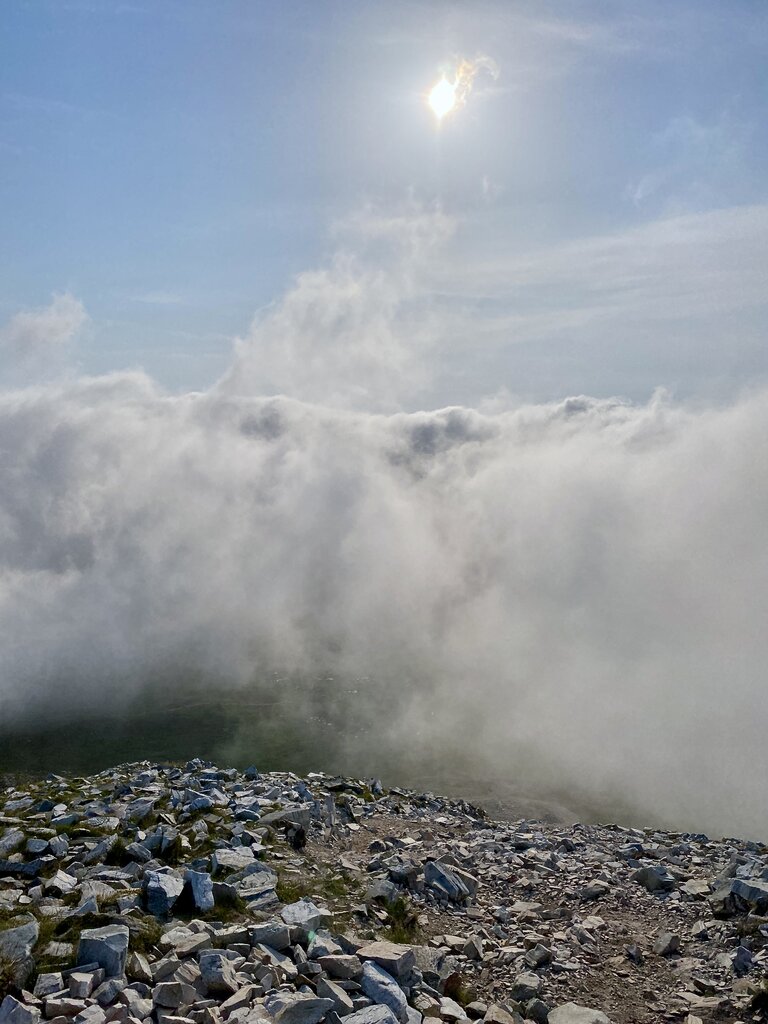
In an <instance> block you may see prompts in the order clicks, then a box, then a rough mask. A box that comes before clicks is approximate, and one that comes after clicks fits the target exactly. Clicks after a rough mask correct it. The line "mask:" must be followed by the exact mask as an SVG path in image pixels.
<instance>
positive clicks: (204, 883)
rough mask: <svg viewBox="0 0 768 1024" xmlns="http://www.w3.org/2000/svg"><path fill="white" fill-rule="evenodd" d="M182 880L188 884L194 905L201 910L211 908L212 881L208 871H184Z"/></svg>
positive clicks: (212, 901)
mask: <svg viewBox="0 0 768 1024" xmlns="http://www.w3.org/2000/svg"><path fill="white" fill-rule="evenodd" d="M184 881H185V882H186V883H187V885H189V888H190V891H191V893H192V899H193V901H194V904H195V907H196V908H197V909H198V910H200V911H203V912H205V911H206V910H213V906H214V899H213V882H212V881H211V876H210V875H209V874H208V872H207V871H192V870H188V871H185V872H184Z"/></svg>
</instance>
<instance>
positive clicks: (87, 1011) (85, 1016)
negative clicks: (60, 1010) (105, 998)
mask: <svg viewBox="0 0 768 1024" xmlns="http://www.w3.org/2000/svg"><path fill="white" fill-rule="evenodd" d="M106 1019H107V1015H106V1013H104V1010H103V1009H102V1008H101V1007H100V1006H98V1005H97V1004H94V1005H93V1006H86V1007H85V1008H84V1009H82V1010H81V1011H80V1012H79V1013H77V1014H75V1019H74V1024H105V1021H106Z"/></svg>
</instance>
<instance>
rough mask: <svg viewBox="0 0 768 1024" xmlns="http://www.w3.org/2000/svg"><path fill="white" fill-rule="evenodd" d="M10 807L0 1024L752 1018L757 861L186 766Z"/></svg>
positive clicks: (363, 785) (591, 829)
mask: <svg viewBox="0 0 768 1024" xmlns="http://www.w3.org/2000/svg"><path fill="white" fill-rule="evenodd" d="M0 808H2V811H1V814H0V992H1V994H2V995H3V996H4V998H3V999H2V1004H1V1005H0V1024H39V1022H42V1021H43V1020H46V1021H51V1022H53V1024H107V1022H118V1024H223V1022H229V1024H258V1022H262V1021H263V1022H265V1024H268V1022H274V1024H321V1022H323V1021H324V1022H326V1024H340V1021H341V1019H342V1018H344V1021H345V1024H398V1022H399V1024H422V1022H423V1020H424V1018H434V1019H435V1021H436V1022H445V1024H467V1022H469V1021H483V1022H486V1024H516V1022H520V1021H523V1020H529V1021H535V1022H538V1024H545V1022H549V1024H606V1022H609V1024H610V1022H612V1024H629V1022H635V1021H636V1022H665V1021H669V1022H677V1021H679V1022H683V1021H685V1022H688V1024H698V1022H708V1021H728V1022H736V1021H741V1022H744V1024H746V1022H748V1021H761V1020H766V1012H767V1011H766V1007H768V983H767V982H766V966H767V965H768V847H766V846H765V845H764V844H761V843H755V842H746V841H741V840H712V839H709V838H708V837H707V836H704V835H690V834H681V833H670V832H662V831H657V830H654V829H635V828H624V827H619V826H617V825H602V826H591V825H582V824H577V825H568V826H564V825H560V824H552V823H545V822H539V821H530V820H525V821H515V822H508V821H504V822H499V821H490V820H488V819H487V817H486V816H485V815H484V814H483V812H482V811H481V810H479V809H478V808H476V807H473V806H472V805H470V804H468V803H466V802H465V801H461V800H451V799H446V798H443V797H436V796H434V795H432V794H430V793H421V794H419V793H415V792H410V791H405V790H402V789H389V790H385V789H384V788H383V787H382V786H381V784H380V783H379V782H378V781H377V780H368V781H360V780H355V779H348V778H332V777H330V776H327V775H323V774H319V773H313V774H309V775H307V776H306V777H304V778H300V777H298V776H297V775H294V774H290V773H282V772H281V773H276V772H272V773H262V772H259V771H257V770H256V769H255V768H249V769H247V770H246V771H245V772H239V771H236V770H235V769H219V768H216V767H215V766H213V765H211V764H208V763H204V762H202V761H198V760H195V761H191V762H189V763H188V764H186V765H184V766H183V767H181V766H167V765H166V766H158V765H152V764H149V763H142V764H132V765H124V766H121V767H119V768H116V769H113V770H110V771H105V772H102V773H100V774H99V775H96V776H93V777H91V778H77V779H65V778H62V777H60V776H56V775H50V776H48V777H47V778H46V779H44V780H42V781H40V782H35V783H28V784H25V785H23V786H21V785H18V784H17V785H16V786H14V787H10V788H7V789H6V790H5V792H4V794H3V796H2V798H0Z"/></svg>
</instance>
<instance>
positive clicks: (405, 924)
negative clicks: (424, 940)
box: [384, 896, 471, 1002]
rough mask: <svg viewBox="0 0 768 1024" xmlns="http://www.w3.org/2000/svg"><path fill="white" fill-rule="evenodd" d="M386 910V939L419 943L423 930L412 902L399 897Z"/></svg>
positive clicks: (409, 943)
mask: <svg viewBox="0 0 768 1024" xmlns="http://www.w3.org/2000/svg"><path fill="white" fill-rule="evenodd" d="M386 909H387V916H388V918H389V923H388V924H387V926H386V928H385V929H384V935H385V936H386V938H388V939H389V941H390V942H399V943H402V944H403V945H413V944H414V943H416V942H418V940H419V937H420V933H421V929H420V928H419V922H418V917H417V915H416V913H415V911H414V909H413V907H412V906H411V902H410V900H407V899H406V898H405V897H404V896H398V898H397V899H396V900H395V901H394V902H393V903H388V904H387V908H386ZM457 1002H458V1000H457ZM470 1002H471V1000H470Z"/></svg>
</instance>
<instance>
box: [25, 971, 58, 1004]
mask: <svg viewBox="0 0 768 1024" xmlns="http://www.w3.org/2000/svg"><path fill="white" fill-rule="evenodd" d="M63 988H64V979H63V978H62V976H61V972H60V971H53V972H49V973H47V974H38V976H37V981H36V982H35V987H34V989H33V991H32V994H33V995H35V996H37V997H38V999H42V998H43V997H44V996H50V995H53V993H54V992H61V990H62V989H63Z"/></svg>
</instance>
